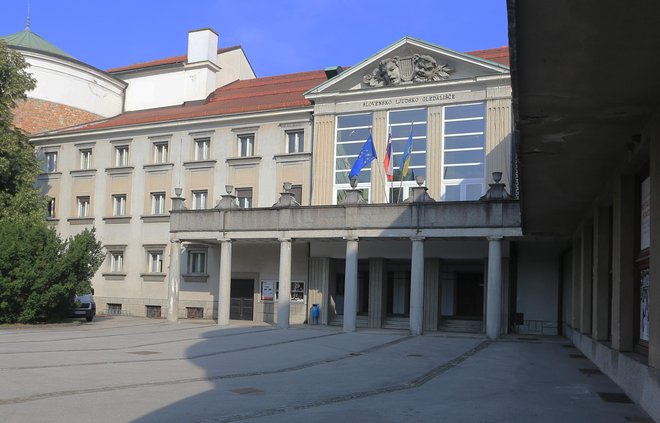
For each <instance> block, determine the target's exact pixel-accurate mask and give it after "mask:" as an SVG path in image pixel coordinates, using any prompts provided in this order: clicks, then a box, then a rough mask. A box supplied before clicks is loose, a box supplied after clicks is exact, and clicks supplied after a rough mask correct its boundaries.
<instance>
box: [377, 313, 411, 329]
mask: <svg viewBox="0 0 660 423" xmlns="http://www.w3.org/2000/svg"><path fill="white" fill-rule="evenodd" d="M383 329H401V330H410V318H408V317H394V316H387V317H385V321H384V322H383Z"/></svg>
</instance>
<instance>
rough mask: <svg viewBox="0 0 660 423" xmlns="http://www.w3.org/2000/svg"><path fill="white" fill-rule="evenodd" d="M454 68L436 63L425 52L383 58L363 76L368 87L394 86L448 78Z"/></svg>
mask: <svg viewBox="0 0 660 423" xmlns="http://www.w3.org/2000/svg"><path fill="white" fill-rule="evenodd" d="M453 71H454V69H452V68H450V67H449V65H448V64H446V63H445V64H438V62H437V60H435V59H434V58H433V57H431V56H429V55H426V54H415V55H412V56H405V57H399V56H394V57H388V58H386V59H383V60H381V61H380V63H379V64H378V67H377V68H375V69H374V70H373V71H372V72H371V73H370V74H367V75H365V76H364V78H363V80H362V81H363V82H364V84H366V85H368V86H370V87H386V86H396V85H401V84H406V83H413V82H419V83H424V82H434V81H442V80H444V79H449V74H450V73H452V72H453Z"/></svg>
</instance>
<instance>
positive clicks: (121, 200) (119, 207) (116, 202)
mask: <svg viewBox="0 0 660 423" xmlns="http://www.w3.org/2000/svg"><path fill="white" fill-rule="evenodd" d="M112 215H113V216H125V215H126V194H117V195H113V196H112Z"/></svg>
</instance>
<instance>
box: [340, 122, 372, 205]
mask: <svg viewBox="0 0 660 423" xmlns="http://www.w3.org/2000/svg"><path fill="white" fill-rule="evenodd" d="M366 114H370V115H371V125H369V126H355V127H346V128H341V129H342V130H346V129H364V128H369V129H371V128H373V123H374V115H373V112H360V113H346V114H341V115H337V116H335V137H334V145H333V148H334V152H333V157H334V158H333V165H332V166H333V172H332V186H333V190H332V204H337V193H338V192H339V191H348V190H350V189H352V188H351V184H350V183H339V184H338V183H337V172H338V170H337V159H338V158H346V157H353V156H337V138H338V135H339V130H340V128H339V117H340V116H352V115H366ZM366 140H367V139H366V138H365V139H363V140H358V141H349V142H347V143H346V144H349V143H350V144H360V146H362V145H364V143H365V141H366ZM358 155H359V153H358ZM355 157H356V159H357V157H358V156H355ZM374 162H378V160H374V161H373V162H371V163H370V164H369V166H368V167H369V169H371V166H372V165H373V164H374ZM376 164H377V165H378V163H376ZM342 172H343V171H342ZM371 179H373V175H371V178H370V181H369V182H358V183H357V186H356V187H355V189H359V190H362V189H366V190H367V202H368V203H371Z"/></svg>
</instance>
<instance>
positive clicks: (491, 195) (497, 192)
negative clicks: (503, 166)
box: [479, 172, 513, 201]
mask: <svg viewBox="0 0 660 423" xmlns="http://www.w3.org/2000/svg"><path fill="white" fill-rule="evenodd" d="M501 180H502V172H493V181H495V183H494V184H488V186H489V187H490V188H489V189H488V191H486V194H485V195H484V196H483V197H481V198H480V199H479V201H502V200H511V199H512V198H513V197H511V194H509V193H508V192H507V191H506V189H505V188H504V187H505V186H506V185H505V184H503V183H500V181H501Z"/></svg>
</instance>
